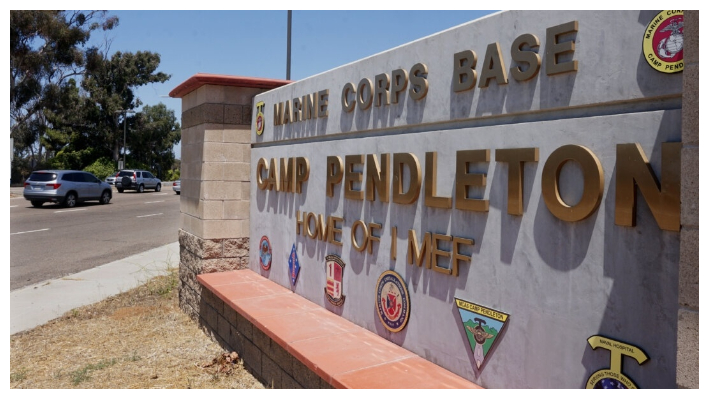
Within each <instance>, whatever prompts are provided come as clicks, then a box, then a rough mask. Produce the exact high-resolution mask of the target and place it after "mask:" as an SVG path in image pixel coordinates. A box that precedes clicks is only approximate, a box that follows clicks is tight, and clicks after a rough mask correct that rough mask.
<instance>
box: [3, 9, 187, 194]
mask: <svg viewBox="0 0 709 399" xmlns="http://www.w3.org/2000/svg"><path fill="white" fill-rule="evenodd" d="M120 34H121V32H120V28H119V20H118V18H117V17H115V16H111V15H108V14H107V12H106V11H97V10H92V11H51V10H11V11H10V137H11V139H12V141H13V161H12V175H11V181H12V182H13V183H22V182H23V181H24V179H25V178H27V176H28V175H29V173H31V172H32V171H33V170H37V169H77V170H86V171H88V172H92V173H94V174H95V175H96V176H97V177H98V178H100V179H102V180H103V179H104V178H105V177H106V176H107V175H109V174H111V173H114V172H115V170H116V168H117V166H118V160H119V159H122V158H123V154H124V153H125V154H126V155H125V158H126V167H130V168H133V169H145V170H150V171H152V172H153V174H155V175H156V176H158V177H159V178H161V179H163V180H175V179H176V178H179V163H176V160H175V155H174V153H173V146H174V145H175V144H177V143H179V142H180V138H181V129H180V124H179V122H178V119H177V117H176V116H175V115H174V112H173V111H172V110H168V109H167V107H166V106H165V105H164V104H162V103H160V104H157V105H154V106H148V105H146V106H143V105H144V104H143V103H142V101H141V100H140V99H139V98H138V97H137V96H136V95H135V91H136V89H137V88H139V87H141V86H144V85H148V84H152V83H163V82H166V81H167V80H169V79H170V75H169V74H167V73H164V72H162V71H159V70H158V69H159V65H160V54H158V53H156V52H151V51H144V50H141V49H136V51H135V52H120V51H118V52H112V51H111V42H112V37H115V36H118V35H120ZM124 130H125V135H126V139H125V144H126V148H123V145H124ZM168 173H169V176H168Z"/></svg>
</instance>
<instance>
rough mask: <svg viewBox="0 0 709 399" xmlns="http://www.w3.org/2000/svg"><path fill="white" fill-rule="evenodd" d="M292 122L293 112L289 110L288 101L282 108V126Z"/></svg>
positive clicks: (289, 104)
mask: <svg viewBox="0 0 709 399" xmlns="http://www.w3.org/2000/svg"><path fill="white" fill-rule="evenodd" d="M291 122H293V110H292V108H291V103H290V100H287V101H286V103H285V105H284V106H283V124H284V125H285V124H287V123H291Z"/></svg>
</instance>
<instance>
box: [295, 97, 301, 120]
mask: <svg viewBox="0 0 709 399" xmlns="http://www.w3.org/2000/svg"><path fill="white" fill-rule="evenodd" d="M302 108H303V107H301V105H300V98H294V99H293V122H298V121H302V120H303V114H302V112H303V111H302Z"/></svg>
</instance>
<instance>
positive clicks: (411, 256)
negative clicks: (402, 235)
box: [406, 230, 431, 269]
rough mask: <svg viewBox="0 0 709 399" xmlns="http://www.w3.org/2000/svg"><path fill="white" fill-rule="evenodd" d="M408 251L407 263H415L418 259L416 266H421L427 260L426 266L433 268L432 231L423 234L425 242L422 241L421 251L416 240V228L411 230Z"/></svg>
mask: <svg viewBox="0 0 709 399" xmlns="http://www.w3.org/2000/svg"><path fill="white" fill-rule="evenodd" d="M408 249H409V250H408V251H407V253H406V263H407V264H411V265H413V264H414V261H416V266H418V267H421V262H423V261H424V260H425V263H426V268H428V269H430V268H431V261H430V259H431V233H426V234H424V235H423V242H422V243H421V251H419V244H418V242H417V240H416V232H415V231H414V230H409V245H408Z"/></svg>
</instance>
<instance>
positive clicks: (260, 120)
mask: <svg viewBox="0 0 709 399" xmlns="http://www.w3.org/2000/svg"><path fill="white" fill-rule="evenodd" d="M264 108H266V103H265V102H263V101H259V102H258V103H256V134H257V135H259V136H260V135H262V134H263V130H264V128H265V127H266V119H265V118H264V116H263V110H264Z"/></svg>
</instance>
